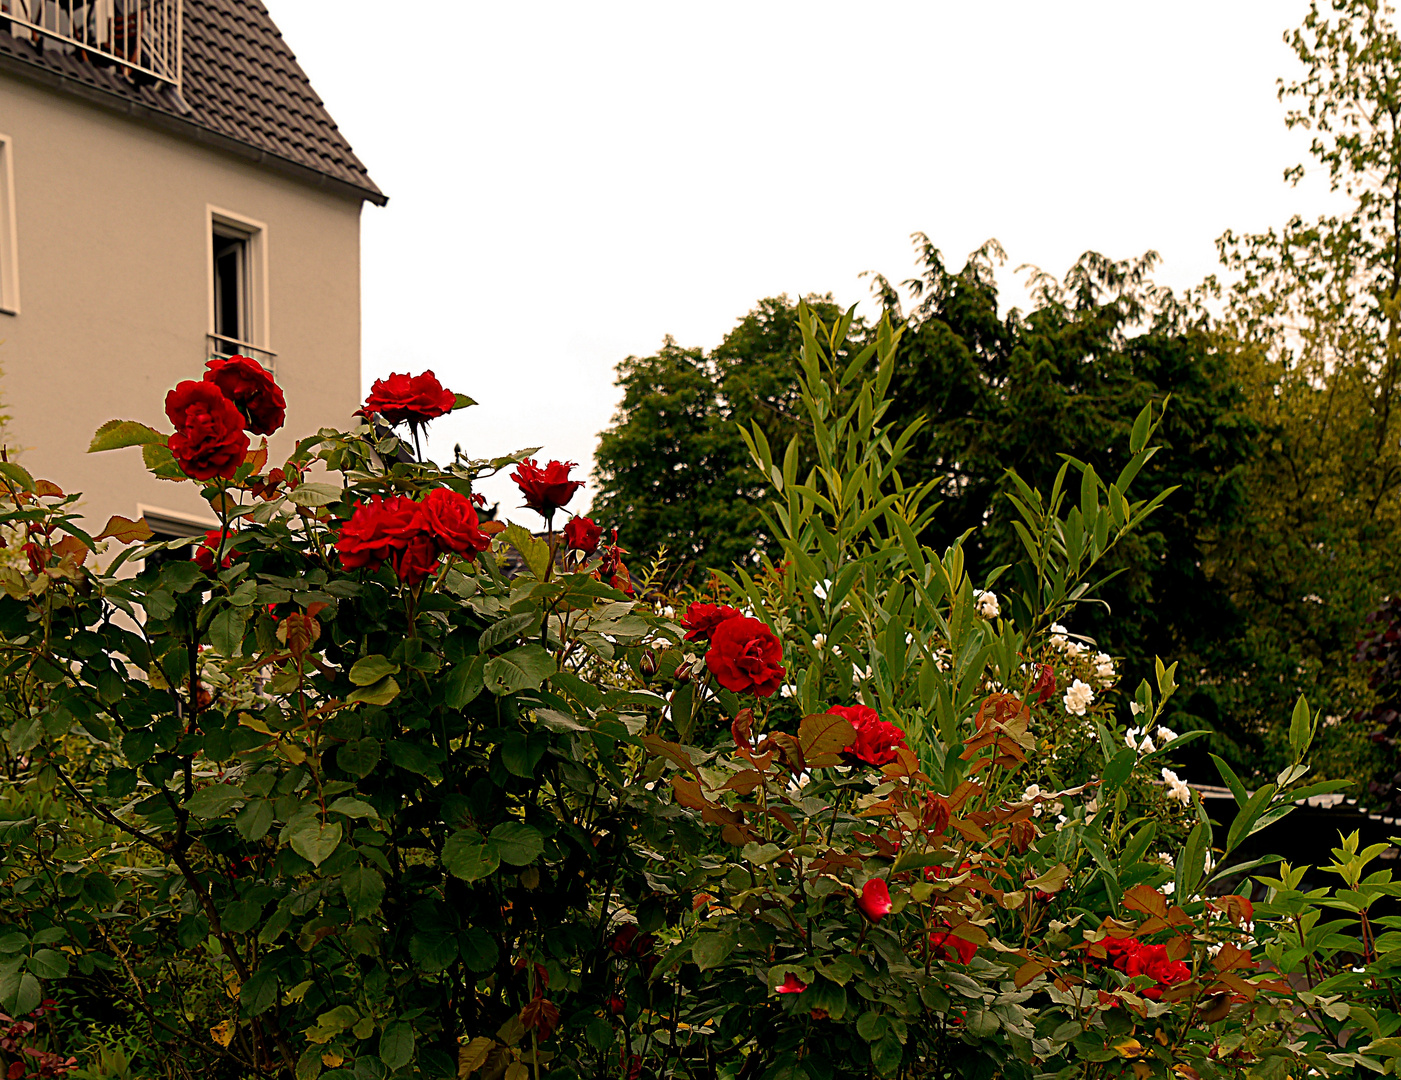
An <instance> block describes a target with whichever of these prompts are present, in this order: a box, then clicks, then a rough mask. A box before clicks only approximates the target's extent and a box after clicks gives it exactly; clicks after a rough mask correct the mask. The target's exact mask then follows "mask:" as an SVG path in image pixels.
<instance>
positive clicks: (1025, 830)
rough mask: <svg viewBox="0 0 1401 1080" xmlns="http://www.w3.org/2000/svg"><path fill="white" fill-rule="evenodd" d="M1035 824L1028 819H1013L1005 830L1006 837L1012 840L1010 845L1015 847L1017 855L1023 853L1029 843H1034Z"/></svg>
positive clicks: (1025, 851)
mask: <svg viewBox="0 0 1401 1080" xmlns="http://www.w3.org/2000/svg"><path fill="white" fill-rule="evenodd" d="M1036 834H1037V829H1036V826H1035V825H1033V824H1032V823H1031V822H1030V821H1027V820H1022V821H1014V822H1012V825H1011V827H1010V828H1009V829H1008V830H1007V835H1008V838H1009V839H1010V840H1011V841H1012V846H1013V847H1014V848H1016V849H1017V854H1018V855H1025V854H1026V853H1027V851H1028V850H1029V849H1030V847H1031V845H1032V844H1034V843H1036Z"/></svg>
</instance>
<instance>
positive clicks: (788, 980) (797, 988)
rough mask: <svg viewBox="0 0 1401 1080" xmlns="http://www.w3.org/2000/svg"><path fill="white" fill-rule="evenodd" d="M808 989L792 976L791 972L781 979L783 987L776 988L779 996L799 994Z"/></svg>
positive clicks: (800, 980) (805, 984)
mask: <svg viewBox="0 0 1401 1080" xmlns="http://www.w3.org/2000/svg"><path fill="white" fill-rule="evenodd" d="M807 988H808V984H807V983H805V982H803V980H802V979H800V978H798V976H796V975H794V974H793V973H792V972H791V971H790V972H788V973H787V974H786V975H784V977H783V985H782V986H780V987H778V993H780V994H801V993H802V992H803V991H804V990H806V989H807Z"/></svg>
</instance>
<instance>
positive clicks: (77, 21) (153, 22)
mask: <svg viewBox="0 0 1401 1080" xmlns="http://www.w3.org/2000/svg"><path fill="white" fill-rule="evenodd" d="M181 18H182V0H0V32H8V33H9V34H11V35H12V36H14V37H17V38H20V39H22V40H29V41H32V42H33V43H34V45H35V46H37V47H38V48H41V49H58V50H60V51H62V52H67V53H71V54H74V55H77V56H79V57H81V58H82V59H84V60H87V61H88V62H90V63H92V64H96V65H99V66H106V65H108V64H115V65H117V66H119V67H123V68H126V69H128V70H130V71H132V72H134V73H138V74H141V75H145V76H147V77H149V78H152V79H158V80H161V81H163V82H169V83H175V84H176V85H177V86H178V85H179V83H180V32H181Z"/></svg>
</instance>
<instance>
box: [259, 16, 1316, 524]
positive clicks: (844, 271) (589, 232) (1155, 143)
mask: <svg viewBox="0 0 1401 1080" xmlns="http://www.w3.org/2000/svg"><path fill="white" fill-rule="evenodd" d="M267 3H268V6H269V8H270V10H271V12H272V15H273V18H274V19H275V20H276V22H277V23H278V25H279V26H280V27H281V29H282V31H283V34H284V36H285V37H286V38H287V40H288V42H289V43H290V44H291V47H292V49H293V50H294V51H295V52H296V54H297V56H298V58H299V59H300V60H301V62H302V64H303V66H304V67H305V69H306V71H307V73H308V75H309V76H310V77H311V80H312V82H313V84H314V85H315V87H316V89H317V90H318V92H319V93H320V94H321V96H322V97H323V98H324V99H325V101H326V103H327V105H328V107H329V109H330V111H331V114H332V116H334V117H335V119H336V121H337V122H338V123H339V124H340V126H341V128H342V130H344V131H345V133H346V134H347V136H348V137H349V139H350V141H351V143H352V145H353V146H354V147H355V150H356V151H357V153H358V154H359V155H360V157H361V158H362V159H363V160H364V161H365V162H366V164H367V165H368V167H369V169H370V173H371V175H372V176H373V177H374V178H375V180H376V182H377V183H378V184H379V185H380V187H381V188H383V189H384V191H385V192H387V193H388V195H389V196H390V202H389V205H388V207H387V208H384V209H377V208H375V207H372V206H367V207H366V209H365V212H364V219H363V220H364V228H363V240H364V246H363V254H362V268H363V269H362V275H363V282H364V294H363V305H364V318H363V326H364V339H363V340H364V352H363V375H364V379H365V381H366V384H367V385H368V383H369V381H370V380H371V379H373V378H375V377H377V376H380V375H383V374H385V373H388V372H390V371H410V372H418V371H421V370H423V369H425V368H432V369H433V370H434V371H436V372H437V374H438V376H439V377H440V378H441V379H442V380H443V381H444V383H445V384H447V385H448V386H449V387H451V388H452V389H453V390H456V391H460V392H462V393H466V394H469V395H470V396H472V397H474V398H476V399H477V400H478V401H479V402H480V403H481V404H480V405H479V406H478V407H476V408H474V409H470V410H467V411H466V412H465V413H462V414H458V416H456V417H453V418H450V419H447V420H440V421H438V422H437V425H436V427H435V429H434V431H433V435H432V441H431V448H432V450H433V452H434V455H435V456H436V457H438V458H439V460H443V459H445V458H448V457H450V455H451V450H452V446H453V443H454V442H457V441H460V442H461V443H462V444H463V447H464V449H465V450H467V452H469V453H470V454H472V455H473V456H481V457H485V456H488V455H493V454H499V453H505V452H508V451H511V450H514V449H516V448H519V447H522V446H529V445H543V446H544V450H543V452H542V455H541V456H542V457H559V458H565V459H570V460H574V461H578V462H581V463H583V465H584V470H583V471H587V470H588V469H589V468H591V465H592V454H593V449H594V445H595V442H596V436H597V433H598V432H599V431H600V430H601V429H602V428H604V427H605V426H607V424H608V423H609V420H610V418H611V416H612V413H613V410H614V407H615V405H616V402H617V390H616V388H615V387H614V385H613V366H614V365H615V364H616V363H617V362H618V361H619V360H621V359H622V358H624V357H626V356H628V355H629V354H639V355H641V354H646V353H650V352H652V351H654V350H655V349H656V347H657V346H658V345H659V344H660V343H661V341H662V338H663V336H664V335H666V334H672V335H674V336H675V337H676V338H677V340H678V341H679V342H680V343H681V344H683V345H700V346H706V347H710V346H713V345H715V344H717V343H718V342H719V341H720V339H721V338H722V337H723V336H724V334H725V333H726V332H727V331H728V330H729V329H730V328H731V327H732V326H733V325H734V323H735V321H736V320H737V319H738V318H739V317H740V316H742V315H743V314H744V313H745V312H746V311H748V310H749V309H750V307H751V306H752V305H753V304H754V302H755V301H756V300H758V299H760V298H761V297H765V296H771V295H775V294H778V293H781V292H787V293H788V294H789V295H790V296H797V295H800V294H804V293H808V292H814V291H815V292H828V291H831V292H833V293H834V294H835V296H836V299H837V300H839V301H842V302H844V303H848V304H849V303H855V302H857V301H861V300H865V299H866V298H867V297H868V295H869V290H868V286H867V284H866V283H865V282H863V281H861V280H860V279H859V277H858V275H859V274H860V273H861V272H862V271H863V270H879V271H881V272H883V273H885V274H886V275H887V276H889V277H891V278H892V279H896V280H899V279H901V278H903V277H905V276H907V275H908V273H909V272H910V271H911V270H912V269H913V262H912V256H911V249H910V244H909V239H908V238H909V234H910V233H911V232H913V231H915V230H923V231H925V232H927V233H928V234H929V236H930V237H931V238H932V239H933V241H934V243H935V245H936V246H938V247H939V248H941V249H943V250H944V252H945V253H946V255H947V256H948V257H949V258H950V260H951V261H953V262H955V263H956V264H957V265H961V263H962V259H963V256H964V255H966V254H967V253H968V252H969V251H971V250H972V249H974V248H975V247H977V246H978V245H979V244H981V243H982V242H983V241H984V240H986V239H988V238H989V237H996V238H997V239H998V240H999V241H1001V243H1002V244H1003V246H1004V247H1005V248H1006V250H1007V252H1008V255H1009V267H1008V270H1007V282H1008V285H1009V286H1011V285H1012V284H1013V282H1014V278H1013V275H1012V267H1015V266H1016V265H1018V264H1021V263H1033V264H1037V265H1039V266H1041V267H1043V268H1045V269H1047V270H1051V271H1053V272H1056V273H1058V274H1059V273H1061V272H1063V271H1064V270H1065V269H1066V268H1067V267H1068V266H1069V265H1070V264H1071V263H1072V262H1073V261H1074V260H1075V258H1076V257H1077V256H1078V255H1079V254H1080V253H1082V252H1083V251H1085V250H1087V249H1095V250H1098V251H1101V252H1103V253H1105V254H1107V255H1110V256H1113V257H1116V258H1124V257H1128V256H1132V255H1137V254H1140V253H1142V252H1143V251H1145V250H1147V249H1149V248H1153V249H1156V250H1157V251H1159V252H1161V254H1162V255H1163V263H1162V266H1161V270H1160V273H1159V275H1158V280H1159V281H1161V282H1163V283H1166V284H1169V285H1171V286H1173V287H1174V288H1179V289H1180V288H1184V287H1188V286H1191V285H1193V284H1195V283H1197V282H1198V281H1200V280H1201V278H1202V277H1203V276H1204V275H1206V274H1208V273H1211V272H1213V271H1214V270H1215V268H1216V252H1215V245H1214V240H1215V238H1216V237H1217V236H1218V235H1220V234H1221V232H1222V231H1223V230H1225V229H1227V228H1232V229H1235V230H1237V231H1241V230H1259V229H1264V228H1266V227H1268V226H1270V225H1277V224H1279V223H1282V222H1283V221H1285V220H1286V219H1287V218H1288V217H1289V215H1290V214H1292V213H1295V212H1300V213H1304V214H1306V215H1308V214H1314V213H1317V212H1319V210H1320V209H1321V208H1322V207H1323V206H1324V205H1325V203H1326V201H1327V195H1326V187H1325V185H1324V184H1323V182H1322V178H1321V177H1320V176H1319V175H1318V174H1317V173H1314V174H1313V175H1311V176H1310V178H1309V179H1308V180H1307V181H1306V182H1305V185H1304V186H1303V187H1301V188H1291V187H1289V186H1288V185H1286V184H1285V183H1284V182H1283V181H1282V179H1281V174H1282V171H1283V170H1284V168H1285V167H1287V166H1289V165H1292V164H1294V163H1296V162H1298V161H1301V160H1303V159H1304V157H1305V153H1304V150H1305V146H1306V142H1305V139H1304V137H1303V136H1301V135H1300V134H1298V133H1289V132H1286V130H1285V128H1284V123H1283V115H1284V113H1283V107H1282V106H1281V105H1280V104H1279V102H1278V101H1277V99H1276V84H1275V80H1276V79H1277V78H1278V77H1280V76H1281V75H1290V74H1292V73H1294V72H1295V71H1296V70H1297V63H1296V61H1295V60H1294V59H1293V57H1292V54H1291V53H1290V51H1289V50H1288V48H1287V47H1286V46H1285V45H1284V44H1283V43H1282V40H1281V36H1282V34H1283V32H1284V31H1285V30H1286V29H1288V28H1289V27H1291V26H1293V25H1295V24H1296V23H1297V22H1298V21H1299V20H1300V19H1301V17H1302V15H1303V14H1304V12H1305V11H1306V9H1307V4H1306V2H1305V0H1178V2H1177V3H1175V4H1160V3H1153V4H1149V3H1145V2H1142V0H1113V2H1103V3H1100V2H1089V0H1060V2H1059V3H1046V2H1044V0H1036V2H995V0H983V2H980V3H971V4H970V3H967V2H964V0H960V2H957V3H953V2H945V0H926V2H923V3H897V2H888V3H885V2H879V0H861V2H854V0H853V2H847V3H814V2H805V3H779V2H764V0H745V2H740V3H729V2H723V0H706V2H704V3H701V2H695V0H693V2H691V3H687V4H679V3H667V2H658V0H649V2H647V3H636V4H632V3H608V2H603V3H599V2H595V3H591V4H580V3H577V2H572V3H548V4H542V3H490V4H487V3H480V2H474V0H465V2H460V0H419V2H418V3H415V4H412V5H393V4H385V3H383V0H337V2H336V3H335V4H334V5H332V4H328V3H327V2H326V0H267ZM1008 295H1013V290H1012V289H1011V288H1009V290H1008ZM487 490H488V493H489V494H491V495H492V496H493V497H497V498H505V499H506V508H507V509H508V510H510V509H512V508H513V507H514V505H515V503H516V501H517V499H516V497H515V494H514V489H513V487H512V485H510V484H509V482H507V483H505V484H498V485H492V486H489V487H488V489H487ZM513 516H515V517H517V518H520V519H522V520H523V521H524V520H525V519H526V518H528V517H530V515H529V512H528V511H517V512H514V513H513Z"/></svg>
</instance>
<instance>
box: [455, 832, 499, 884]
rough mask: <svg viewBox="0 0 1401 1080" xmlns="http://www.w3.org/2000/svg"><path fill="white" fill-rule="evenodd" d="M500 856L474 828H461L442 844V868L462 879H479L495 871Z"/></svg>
mask: <svg viewBox="0 0 1401 1080" xmlns="http://www.w3.org/2000/svg"><path fill="white" fill-rule="evenodd" d="M500 865H501V857H500V855H499V854H498V853H497V850H496V848H495V847H494V846H492V845H489V844H487V842H486V840H485V839H484V838H483V836H482V834H481V833H479V832H477V831H476V830H475V829H462V830H460V831H459V832H455V833H453V834H452V835H451V836H449V837H448V839H447V843H445V844H444V845H443V869H445V870H446V871H447V872H448V873H449V874H451V875H452V876H453V877H455V878H461V879H462V880H463V881H479V880H480V879H482V878H484V877H486V876H487V875H488V874H492V873H495V872H496V868H497V867H498V866H500Z"/></svg>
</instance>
